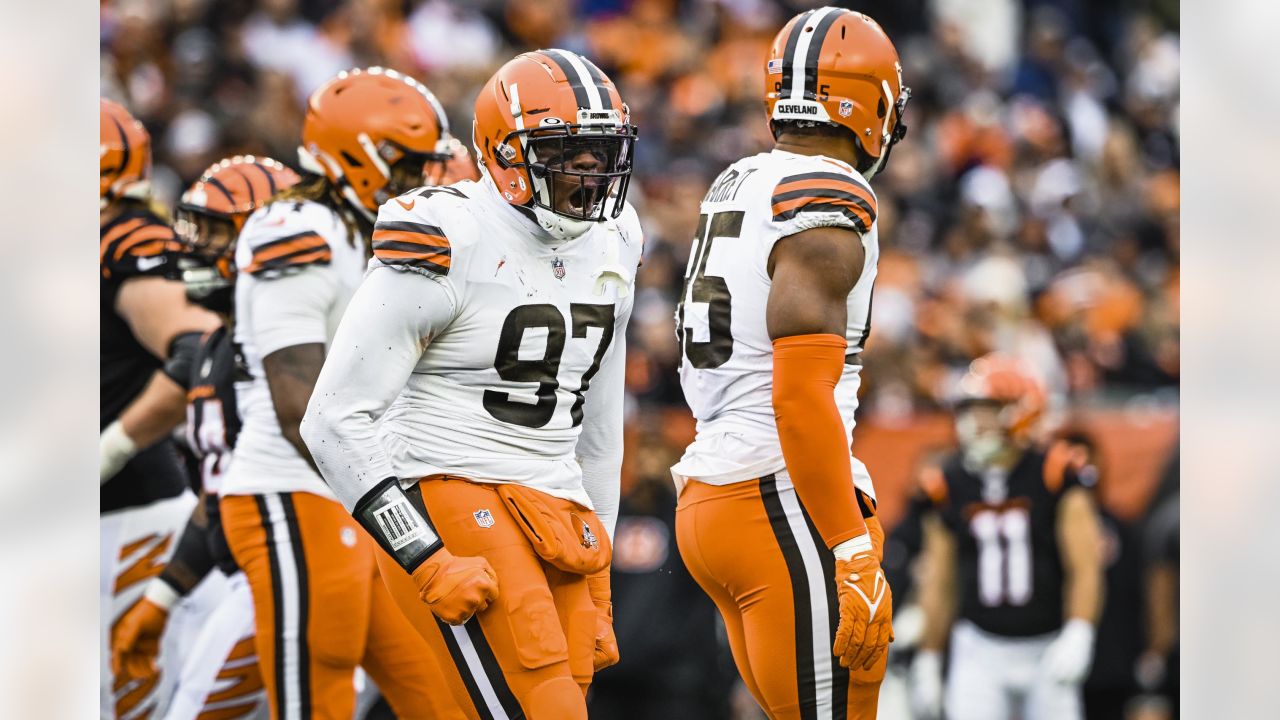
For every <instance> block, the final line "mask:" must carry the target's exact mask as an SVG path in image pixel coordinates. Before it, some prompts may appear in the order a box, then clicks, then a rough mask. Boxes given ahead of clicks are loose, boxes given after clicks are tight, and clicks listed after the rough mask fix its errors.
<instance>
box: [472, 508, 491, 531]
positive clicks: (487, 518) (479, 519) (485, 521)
mask: <svg viewBox="0 0 1280 720" xmlns="http://www.w3.org/2000/svg"><path fill="white" fill-rule="evenodd" d="M471 515H472V516H473V517H475V519H476V524H477V525H479V526H480V527H482V528H487V527H493V513H491V512H489V511H488V510H485V509H480V510H477V511H475V512H473V513H471Z"/></svg>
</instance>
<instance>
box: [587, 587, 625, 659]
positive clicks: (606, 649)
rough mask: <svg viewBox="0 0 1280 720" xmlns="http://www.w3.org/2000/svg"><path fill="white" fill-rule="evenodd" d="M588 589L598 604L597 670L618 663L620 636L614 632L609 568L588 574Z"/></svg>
mask: <svg viewBox="0 0 1280 720" xmlns="http://www.w3.org/2000/svg"><path fill="white" fill-rule="evenodd" d="M587 589H588V590H589V591H590V592H591V602H592V603H593V604H594V605H595V606H596V649H595V656H594V658H593V665H594V667H595V671H596V672H600V671H601V670H603V669H605V668H607V667H609V666H610V665H617V664H618V660H619V659H620V657H621V656H620V655H619V653H618V638H617V636H615V635H614V634H613V602H612V601H611V597H612V595H611V593H610V592H609V568H605V569H604V570H601V571H600V572H598V573H596V574H594V575H588V576H587Z"/></svg>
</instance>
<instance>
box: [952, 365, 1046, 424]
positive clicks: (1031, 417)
mask: <svg viewBox="0 0 1280 720" xmlns="http://www.w3.org/2000/svg"><path fill="white" fill-rule="evenodd" d="M976 403H986V404H994V405H999V406H1001V411H1000V421H1001V424H1002V425H1003V426H1004V430H1005V432H1007V433H1008V434H1009V436H1010V437H1014V438H1022V437H1025V436H1026V435H1028V434H1030V432H1031V430H1032V429H1034V427H1035V424H1036V421H1038V420H1039V419H1040V416H1041V415H1043V414H1044V410H1045V405H1046V403H1047V399H1046V393H1045V387H1044V384H1043V383H1041V381H1040V379H1039V377H1037V376H1036V374H1035V373H1034V372H1033V371H1032V370H1031V369H1030V368H1029V367H1027V365H1026V364H1024V363H1022V362H1020V361H1018V360H1016V359H1014V358H1011V357H1008V356H1005V355H1000V354H997V353H991V354H989V355H984V356H982V357H980V358H978V359H977V360H974V361H973V362H972V363H971V364H970V365H969V371H968V372H967V373H965V375H964V377H962V378H961V379H960V397H959V399H958V401H957V403H956V408H957V410H958V411H959V410H962V409H963V408H965V407H966V406H968V405H971V404H976Z"/></svg>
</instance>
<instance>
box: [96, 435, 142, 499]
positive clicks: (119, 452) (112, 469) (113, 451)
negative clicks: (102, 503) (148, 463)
mask: <svg viewBox="0 0 1280 720" xmlns="http://www.w3.org/2000/svg"><path fill="white" fill-rule="evenodd" d="M137 454H138V446H137V444H135V443H134V442H133V438H131V437H129V435H128V434H127V433H125V431H124V425H122V424H121V423H120V421H119V420H116V421H115V422H113V423H111V424H110V425H108V426H107V427H106V429H105V430H103V431H102V435H100V436H99V437H98V470H99V473H100V477H99V480H98V483H99V484H102V483H105V482H106V481H108V480H110V479H111V478H113V477H115V475H116V473H118V472H120V469H121V468H123V467H124V465H125V463H127V462H129V459H130V458H132V457H133V456H134V455H137Z"/></svg>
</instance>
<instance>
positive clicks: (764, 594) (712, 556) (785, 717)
mask: <svg viewBox="0 0 1280 720" xmlns="http://www.w3.org/2000/svg"><path fill="white" fill-rule="evenodd" d="M860 499H862V500H864V510H863V516H864V517H865V518H866V522H867V528H868V529H869V530H870V531H871V534H872V538H873V543H874V545H875V549H876V552H877V553H882V552H883V547H884V531H883V530H882V529H881V528H880V522H879V521H878V520H877V519H876V518H875V516H874V514H873V513H872V512H871V511H870V510H869V507H870V503H869V502H865V496H864V497H862V498H860ZM676 543H677V545H678V546H679V548H680V556H681V557H682V558H683V559H684V563H685V565H686V566H687V567H688V568H689V573H690V574H691V575H693V578H694V580H696V581H697V582H698V584H699V585H700V586H702V589H703V590H704V591H705V592H706V593H707V594H708V595H710V596H711V599H712V601H714V602H715V604H716V607H717V608H718V609H719V611H720V615H721V616H722V617H723V618H724V624H725V630H726V631H727V633H728V635H729V647H730V650H732V652H733V661H734V663H735V664H736V665H737V666H738V672H739V673H740V674H741V675H742V680H743V682H744V683H746V686H747V688H748V689H749V690H750V691H751V694H752V695H753V696H755V699H756V702H758V703H760V707H762V708H764V710H765V712H766V713H767V714H768V715H769V717H770V718H773V719H774V720H849V719H855V718H856V719H857V720H873V719H874V718H875V716H876V705H877V702H878V698H879V694H880V681H881V680H882V679H884V672H885V657H884V656H881V659H880V660H879V661H878V662H877V663H876V664H875V665H874V666H872V668H871V669H870V670H858V671H854V672H851V671H849V670H848V669H847V668H843V667H840V663H839V661H838V660H837V659H836V657H835V655H833V654H832V652H831V647H832V645H833V644H834V643H835V634H836V626H837V624H838V623H839V619H840V614H839V605H838V600H837V597H836V584H835V577H834V573H835V557H834V556H833V555H832V553H831V551H830V550H829V549H828V548H827V546H826V545H825V544H824V543H823V542H822V538H821V536H819V535H818V532H817V530H816V529H815V528H814V525H813V522H812V520H810V518H809V514H808V512H807V511H806V510H805V509H804V507H803V505H801V503H800V496H799V495H797V494H796V491H795V488H794V487H793V486H792V485H791V482H790V480H788V479H787V477H786V476H785V475H782V476H776V475H769V476H766V477H763V478H759V479H756V480H750V481H745V482H739V483H734V484H732V485H723V486H716V485H708V484H706V483H701V482H698V481H696V480H690V481H689V482H688V483H687V484H686V486H685V488H684V491H683V492H682V493H681V494H680V500H679V503H678V504H677V507H676ZM886 655H887V653H886Z"/></svg>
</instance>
